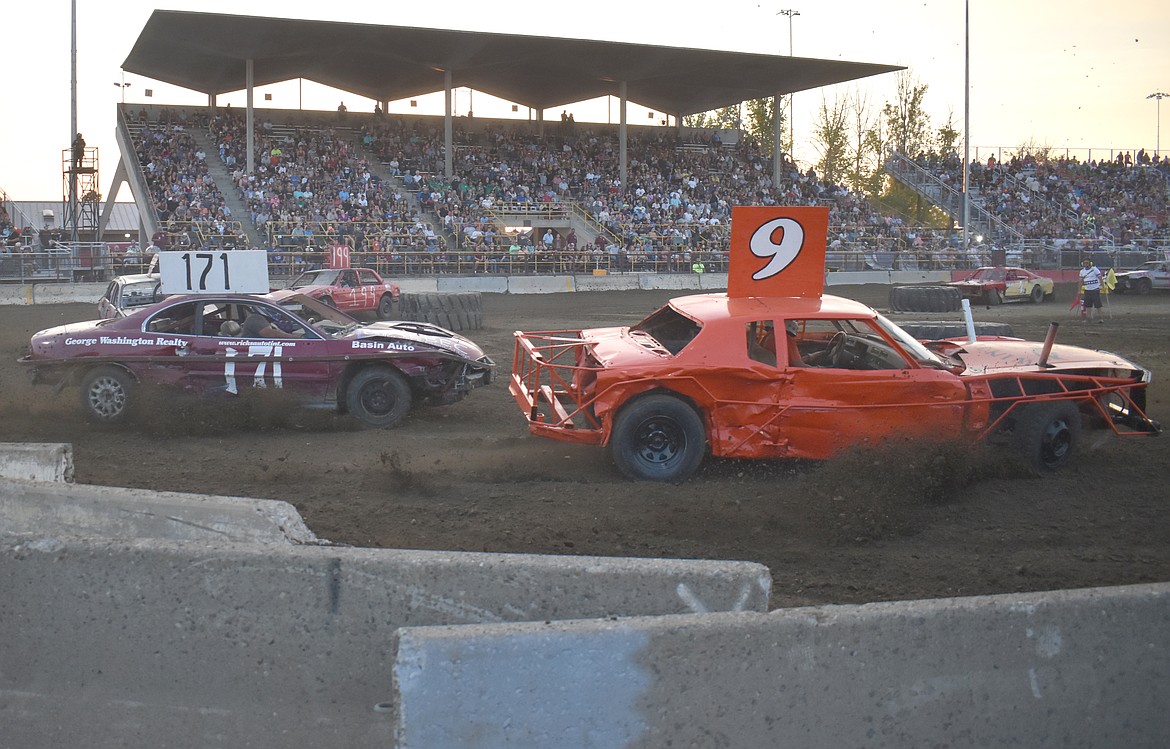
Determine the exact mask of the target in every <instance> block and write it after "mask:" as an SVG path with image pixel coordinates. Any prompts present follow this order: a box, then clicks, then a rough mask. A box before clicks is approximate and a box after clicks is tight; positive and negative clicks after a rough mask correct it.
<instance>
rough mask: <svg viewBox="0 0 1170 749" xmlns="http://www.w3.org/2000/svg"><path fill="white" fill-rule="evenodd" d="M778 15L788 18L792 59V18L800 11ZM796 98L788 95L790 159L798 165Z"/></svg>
mask: <svg viewBox="0 0 1170 749" xmlns="http://www.w3.org/2000/svg"><path fill="white" fill-rule="evenodd" d="M776 15H778V16H788V56H789V57H792V17H793V16H799V15H800V11H799V10H792V9H786V10H782V11H780V12H779V13H777V14H776ZM795 96H796V94H793V93H789V94H788V158H790V159H792V162H793V163H794V164H795V163H796V157H795V156H794V155H793V153H792V152H793V150H795V148H796V130H795V129H794V128H793V126H792V113H793V106H792V100H793V99H794V98H795Z"/></svg>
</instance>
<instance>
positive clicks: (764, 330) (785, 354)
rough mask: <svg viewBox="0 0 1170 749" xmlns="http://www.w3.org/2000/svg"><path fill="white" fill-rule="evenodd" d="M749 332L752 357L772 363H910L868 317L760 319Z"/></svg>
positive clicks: (857, 366) (873, 366) (881, 366)
mask: <svg viewBox="0 0 1170 749" xmlns="http://www.w3.org/2000/svg"><path fill="white" fill-rule="evenodd" d="M781 332H782V333H783V336H782V337H781ZM746 334H747V344H748V345H747V351H748V357H749V358H751V359H753V360H754V361H758V362H761V363H763V364H767V365H769V366H777V362H779V363H780V364H779V366H790V367H819V368H823V369H853V370H886V369H906V368H907V367H908V366H909V365H908V363H907V361H906V359H905V357H903V356H902V355H901V354H900V353H898V351H897V349H896V348H895V347H893V346H891V345H890V344H889V343H888V342H887V341H886V339H885V338H883V337H882V335H881V334H880V333H879V332H878V330H877V329H876V328H874V327H873V326H872V325H871V324H870V323H869V322H868V321H866V320H847V319H839V320H831V319H829V320H825V319H800V320H796V319H793V320H782V321H778V322H777V323H773V321H771V320H757V321H752V322H749V323H748V324H747V330H746ZM777 339H780V340H782V341H784V343H783V344H781V343H779V342H778V340H777ZM785 363H786V364H785Z"/></svg>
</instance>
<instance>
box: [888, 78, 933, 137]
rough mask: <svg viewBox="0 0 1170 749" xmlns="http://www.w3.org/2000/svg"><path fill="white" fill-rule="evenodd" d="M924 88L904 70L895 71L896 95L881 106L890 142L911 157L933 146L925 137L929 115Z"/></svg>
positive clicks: (927, 133) (927, 130)
mask: <svg viewBox="0 0 1170 749" xmlns="http://www.w3.org/2000/svg"><path fill="white" fill-rule="evenodd" d="M927 88H928V86H927V85H926V84H925V83H919V82H918V81H917V79H915V78H914V76H913V75H911V73H910V72H909V71H908V70H902V71H899V72H898V74H897V89H896V98H895V99H894V101H893V102H886V105H885V107H884V108H883V109H882V116H883V118H884V120H885V123H886V129H887V132H888V133H889V141H890V143H891V145H892V146H893V147H894V148H896V149H898V150H899V151H901V152H902V153H904V154H906V155H907V156H909V157H911V158H914V157H915V156H917V155H918V154H919V153H920V152H924V151H928V150H930V149H931V148H932V147H933V146H934V143H932V142H931V138H930V136H929V133H930V115H928V114H927V113H926V110H925V108H924V107H923V101H924V100H925V99H926V90H927Z"/></svg>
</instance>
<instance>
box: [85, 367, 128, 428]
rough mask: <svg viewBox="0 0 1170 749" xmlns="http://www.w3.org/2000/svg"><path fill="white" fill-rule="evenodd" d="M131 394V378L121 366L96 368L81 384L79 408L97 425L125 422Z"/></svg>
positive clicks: (88, 373)
mask: <svg viewBox="0 0 1170 749" xmlns="http://www.w3.org/2000/svg"><path fill="white" fill-rule="evenodd" d="M133 393H134V378H133V377H131V376H130V373H129V372H127V371H126V370H124V369H122V368H121V367H114V366H108V365H107V366H103V367H95V368H93V369H91V370H90V371H89V372H87V373H86V375H85V377H84V379H82V381H81V408H82V410H83V411H84V412H85V416H86V418H88V419H89V420H90V421H93V422H96V423H98V424H117V423H119V422H122V421H125V420H126V415H127V413H128V412H129V409H130V405H131V402H132V398H133Z"/></svg>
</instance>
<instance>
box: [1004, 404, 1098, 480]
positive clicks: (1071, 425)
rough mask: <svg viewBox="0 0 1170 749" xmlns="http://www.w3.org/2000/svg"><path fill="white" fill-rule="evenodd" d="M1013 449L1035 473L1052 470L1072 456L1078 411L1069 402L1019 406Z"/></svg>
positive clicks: (1078, 430)
mask: <svg viewBox="0 0 1170 749" xmlns="http://www.w3.org/2000/svg"><path fill="white" fill-rule="evenodd" d="M1014 434H1015V446H1016V449H1018V450H1019V451H1020V454H1021V456H1022V457H1023V459H1024V463H1025V465H1027V466H1028V467H1029V468H1031V469H1032V470H1033V471H1036V472H1038V473H1041V472H1047V471H1055V470H1056V469H1058V468H1060V467H1061V466H1063V465H1064V464H1065V463H1067V462H1068V461H1069V459H1070V458H1071V457H1072V454H1073V452H1074V451H1075V449H1076V446H1077V443H1078V442H1079V441H1080V437H1081V412H1080V410H1078V409H1077V404H1075V403H1073V402H1072V401H1055V402H1052V403H1036V404H1032V405H1027V406H1022V407H1021V412H1020V414H1019V416H1018V417H1017V418H1016V426H1015V430H1014Z"/></svg>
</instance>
